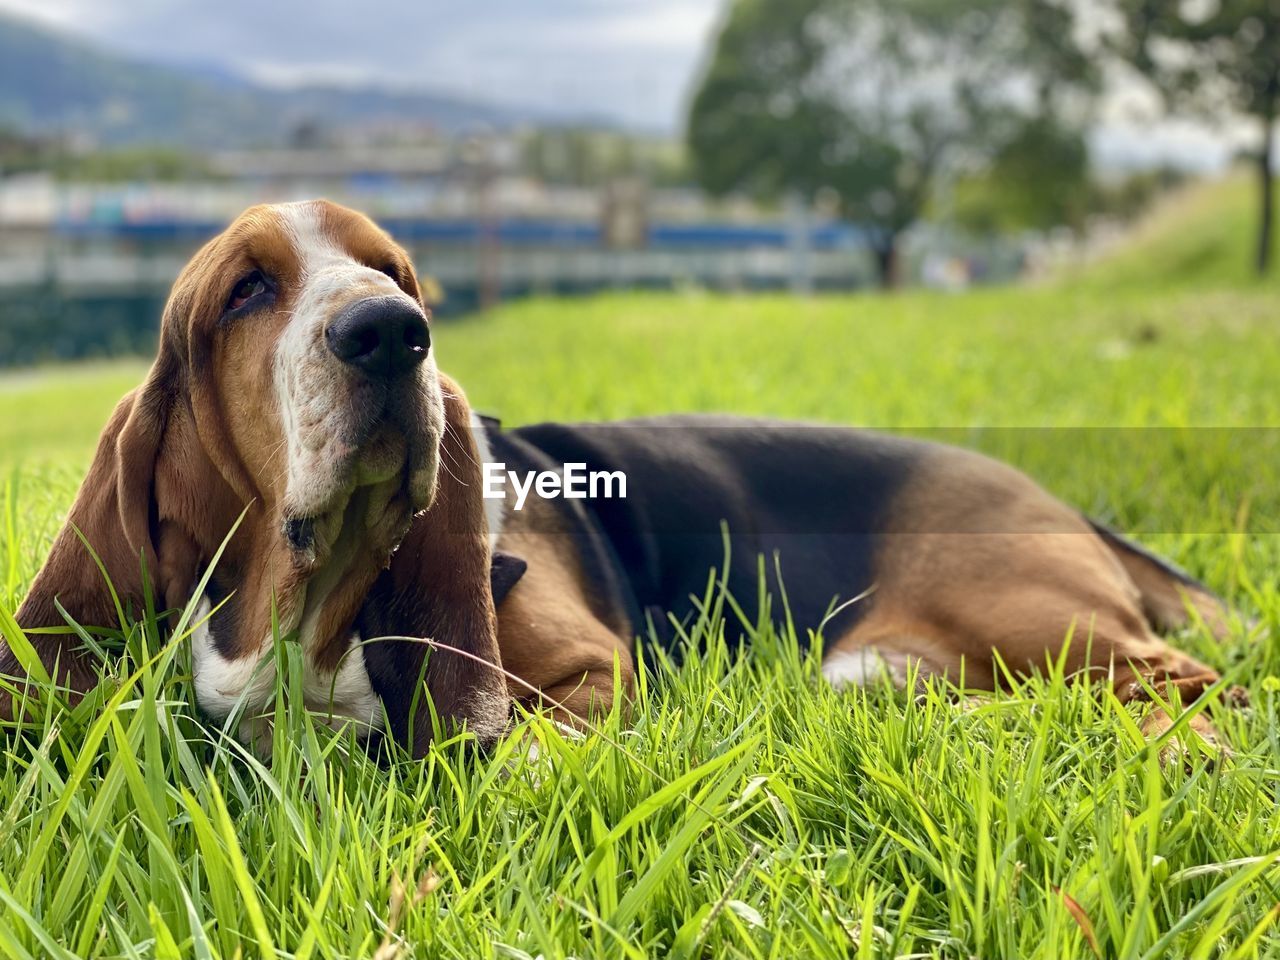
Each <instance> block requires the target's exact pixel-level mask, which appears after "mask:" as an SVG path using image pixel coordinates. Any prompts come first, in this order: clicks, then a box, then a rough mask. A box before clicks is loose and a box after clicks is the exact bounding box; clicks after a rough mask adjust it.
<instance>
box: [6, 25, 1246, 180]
mask: <svg viewBox="0 0 1280 960" xmlns="http://www.w3.org/2000/svg"><path fill="white" fill-rule="evenodd" d="M777 2H786V0H777ZM722 3H723V0H378V2H376V3H370V2H368V0H342V2H333V0H329V2H323V0H0V9H3V10H9V11H12V12H16V13H19V14H22V15H25V16H27V17H30V18H32V19H36V20H40V21H43V22H45V23H47V24H51V25H53V26H56V27H58V28H60V29H63V30H66V31H69V32H73V33H77V34H80V35H81V36H83V37H86V38H87V39H89V40H92V41H94V42H96V43H98V44H99V45H101V46H104V47H106V48H108V49H110V50H114V51H117V52H121V53H125V54H129V55H132V56H136V57H141V58H145V59H148V60H153V61H160V62H176V63H182V64H198V65H202V66H211V67H218V68H222V69H230V70H233V71H235V72H239V73H243V74H247V75H248V76H250V77H253V78H255V79H258V80H260V81H264V82H268V83H275V84H291V83H300V82H304V81H308V80H326V81H338V82H345V83H378V84H383V85H392V86H400V87H410V88H419V89H424V88H425V89H432V90H436V91H445V92H452V93H456V94H461V95H464V96H466V97H470V98H473V99H478V100H483V101H488V102H492V103H499V104H513V105H519V106H525V107H532V108H538V109H539V110H540V111H551V112H554V113H555V114H556V115H560V116H568V117H575V116H577V117H593V118H607V119H610V120H614V121H619V122H621V123H623V124H626V125H628V126H631V127H635V128H637V129H643V130H650V131H654V132H661V133H676V132H678V131H679V129H680V127H681V121H682V117H683V115H684V110H685V105H686V102H687V98H688V97H689V96H690V94H691V92H692V89H693V87H694V85H695V83H696V81H697V77H698V72H699V69H700V65H701V63H702V61H703V57H704V56H705V52H706V49H707V44H708V43H709V42H710V40H711V38H712V37H713V35H714V32H715V28H716V26H717V23H718V19H719V15H720V10H721V7H722ZM1131 93H1132V91H1122V94H1121V96H1119V97H1117V98H1115V102H1114V103H1112V104H1110V105H1108V109H1107V111H1106V113H1105V118H1106V119H1105V122H1104V124H1103V126H1102V127H1101V129H1099V130H1098V131H1097V132H1096V133H1095V135H1094V139H1093V143H1094V147H1095V156H1097V157H1098V158H1099V159H1100V160H1102V161H1103V163H1104V164H1105V165H1106V166H1110V167H1133V166H1144V165H1149V164H1152V163H1155V162H1160V161H1163V160H1170V159H1172V160H1176V161H1178V162H1180V163H1181V164H1183V165H1187V166H1192V167H1196V168H1200V169H1205V170H1211V169H1214V168H1216V167H1219V166H1221V165H1222V164H1223V163H1224V162H1225V160H1226V159H1227V157H1228V156H1229V155H1230V152H1231V150H1232V149H1233V146H1234V144H1236V143H1239V142H1241V140H1242V138H1243V137H1247V131H1245V130H1242V129H1241V128H1239V127H1230V128H1228V129H1225V130H1224V129H1219V130H1217V131H1206V130H1204V129H1203V128H1201V127H1199V126H1197V125H1195V124H1188V123H1174V124H1169V123H1163V124H1158V125H1154V126H1153V125H1151V124H1149V123H1144V122H1140V121H1139V120H1136V119H1135V116H1136V115H1137V114H1139V113H1141V112H1142V111H1141V109H1140V108H1135V107H1134V102H1135V101H1141V99H1142V98H1141V97H1140V96H1132V95H1130V94H1131Z"/></svg>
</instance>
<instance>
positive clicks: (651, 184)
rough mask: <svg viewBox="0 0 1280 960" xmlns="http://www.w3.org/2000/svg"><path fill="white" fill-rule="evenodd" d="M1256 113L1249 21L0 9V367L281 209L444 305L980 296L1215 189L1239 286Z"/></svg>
mask: <svg viewBox="0 0 1280 960" xmlns="http://www.w3.org/2000/svg"><path fill="white" fill-rule="evenodd" d="M1278 107H1280V0H966V2H957V0H786V2H782V0H736V2H725V0H539V2H537V3H529V2H526V0H484V2H475V3H468V4H457V3H443V2H434V0H433V2H410V0H384V2H383V3H381V4H378V5H377V6H376V7H370V8H368V9H367V10H365V9H364V8H362V7H361V6H360V5H352V4H343V5H340V6H339V5H330V8H328V9H326V8H325V7H324V5H316V4H311V3H305V2H303V0H280V2H275V3H271V4H263V3H253V4H251V3H249V2H247V0H221V2H219V3H216V4H210V3H201V2H197V0H131V2H128V3H126V2H124V0H0V366H18V365H28V364H35V363H42V362H47V361H53V360H66V359H78V358H82V357H100V356H114V355H124V354H132V353H146V352H149V351H150V350H151V349H152V347H153V344H154V336H155V330H156V326H157V323H158V318H159V315H160V308H161V304H162V303H163V300H164V297H165V296H166V294H167V291H168V287H169V284H170V283H171V281H172V279H173V278H174V276H175V275H176V273H177V271H178V269H179V268H180V266H181V265H182V264H183V262H184V261H185V260H186V259H187V258H188V257H189V256H190V254H191V253H192V252H193V251H194V249H195V248H196V247H197V246H198V245H199V244H200V243H201V242H202V241H203V240H204V239H206V238H207V237H209V236H210V235H212V234H213V233H215V232H216V231H218V230H219V229H220V228H221V227H222V226H223V225H225V224H226V223H227V221H229V220H230V219H231V218H233V217H234V216H235V215H236V214H237V213H238V212H239V211H241V210H242V209H243V208H244V207H246V206H248V205H250V204H252V203H256V202H260V201H264V200H288V199H299V198H309V197H315V196H326V197H330V198H332V199H334V200H337V201H340V202H342V203H346V204H349V205H351V206H354V207H357V208H359V209H361V210H364V211H366V212H367V213H369V214H370V215H372V216H373V217H374V218H376V219H377V220H378V221H379V222H380V223H382V224H383V225H384V226H385V227H387V228H388V229H389V230H390V231H391V232H392V233H393V234H394V235H395V237H396V238H397V239H398V240H399V241H400V242H401V243H402V244H403V245H405V246H406V247H407V248H408V249H409V250H410V251H411V253H412V255H413V256H414V258H415V259H416V261H417V263H418V266H419V270H420V273H421V275H422V277H423V280H424V289H425V291H426V292H427V294H428V297H429V299H430V300H431V301H432V302H433V304H434V309H435V312H436V315H437V316H438V317H443V318H451V317H456V318H465V317H467V316H469V315H472V314H475V313H477V312H481V311H484V310H487V309H489V308H491V307H493V306H494V305H496V304H498V303H500V302H502V301H508V300H512V299H516V298H521V297H526V296H529V295H539V294H554V295H562V296H572V295H578V294H584V293H590V292H595V291H600V290H602V289H612V288H626V289H637V288H643V289H710V290H726V291H757V290H789V291H794V292H796V293H800V294H804V293H808V292H811V291H826V290H853V289H858V288H871V287H875V288H885V289H890V290H894V289H898V288H900V287H904V286H924V287H931V288H939V289H943V290H960V289H964V288H967V287H970V286H973V285H980V284H998V283H1009V282H1012V281H1015V280H1021V279H1027V278H1035V277H1038V276H1043V275H1046V274H1049V273H1052V272H1054V271H1056V270H1061V269H1062V268H1063V267H1064V265H1066V266H1070V265H1071V264H1079V263H1088V262H1091V261H1094V260H1096V259H1097V258H1099V257H1100V256H1102V255H1104V254H1105V253H1106V251H1108V250H1109V249H1111V248H1112V247H1113V246H1114V245H1115V244H1116V243H1117V238H1120V237H1125V236H1128V235H1130V234H1131V233H1132V231H1133V230H1134V229H1136V228H1139V227H1140V224H1141V223H1142V222H1144V220H1145V219H1146V218H1148V217H1150V216H1151V215H1152V211H1158V210H1159V209H1160V208H1161V206H1162V205H1164V204H1170V203H1175V202H1177V198H1179V197H1185V196H1186V195H1188V190H1191V189H1194V185H1195V184H1197V183H1199V182H1202V181H1205V180H1214V179H1222V178H1224V177H1225V178H1228V180H1229V181H1230V182H1231V184H1232V186H1231V188H1230V190H1229V192H1228V194H1222V196H1229V197H1230V198H1231V202H1232V203H1236V204H1238V205H1239V209H1240V211H1242V213H1241V214H1240V215H1239V216H1235V215H1233V218H1232V219H1230V220H1229V222H1228V223H1227V226H1226V227H1224V229H1228V230H1230V231H1231V232H1232V233H1233V234H1239V236H1238V237H1233V240H1232V246H1231V247H1230V249H1231V251H1232V252H1231V254H1230V259H1231V263H1230V264H1227V265H1226V267H1225V269H1228V270H1231V271H1237V272H1238V273H1239V275H1240V276H1241V277H1246V276H1248V275H1266V274H1267V273H1268V271H1269V270H1270V263H1271V259H1272V257H1271V251H1270V247H1271V240H1270V235H1271V215H1270V211H1271V179H1272V176H1271V175H1272V170H1273V167H1274V162H1273V149H1272V146H1273V142H1274V133H1275V131H1274V123H1275V115H1276V112H1277V108H1278ZM1233 171H1237V172H1235V173H1233ZM1232 177H1234V178H1235V179H1234V180H1231V179H1230V178H1232ZM1189 184H1190V185H1193V186H1191V187H1189V186H1188V185H1189ZM1232 209H1235V208H1234V207H1233V208H1232ZM1223 216H1224V217H1225V216H1227V214H1226V213H1225V212H1224V214H1223ZM1198 222H1201V223H1211V222H1212V221H1211V220H1205V219H1204V218H1201V220H1200V221H1198ZM1192 239H1194V238H1192ZM1195 249H1196V248H1195V247H1194V245H1192V246H1189V247H1187V251H1188V252H1187V253H1186V256H1188V257H1194V256H1195Z"/></svg>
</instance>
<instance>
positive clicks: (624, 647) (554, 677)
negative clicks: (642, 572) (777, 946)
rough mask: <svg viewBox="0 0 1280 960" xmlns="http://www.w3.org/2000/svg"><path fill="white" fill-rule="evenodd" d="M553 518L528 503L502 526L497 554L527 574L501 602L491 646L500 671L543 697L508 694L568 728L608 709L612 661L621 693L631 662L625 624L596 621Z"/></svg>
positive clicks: (627, 686) (542, 506) (522, 690)
mask: <svg viewBox="0 0 1280 960" xmlns="http://www.w3.org/2000/svg"><path fill="white" fill-rule="evenodd" d="M558 520H559V514H558V513H557V512H556V510H555V508H554V507H553V506H552V505H551V504H550V503H548V502H547V501H545V500H541V499H533V500H530V501H529V503H527V504H526V506H525V509H524V510H523V511H521V512H520V513H519V514H513V515H512V516H511V518H510V519H508V521H507V525H506V527H505V528H504V531H503V535H502V538H501V540H499V547H498V548H499V549H500V550H505V551H509V552H511V553H513V554H515V555H516V556H519V557H521V558H523V559H524V560H526V561H527V562H528V564H529V569H528V572H527V573H525V575H524V577H523V578H522V579H521V580H520V582H519V583H517V584H516V585H515V586H514V587H513V588H512V590H511V593H510V594H509V595H508V597H507V598H506V600H504V601H503V604H502V608H501V610H500V611H499V615H498V645H499V647H500V648H501V650H502V663H503V666H504V667H505V668H506V669H507V670H510V671H511V672H512V673H514V674H515V675H516V676H518V677H520V679H521V680H523V681H524V682H525V683H526V684H528V685H529V686H531V687H534V688H536V689H537V690H539V691H541V693H542V698H540V697H539V696H537V695H536V694H533V693H531V691H530V690H529V689H528V688H527V687H523V686H521V687H519V688H516V687H514V686H513V688H512V690H511V692H512V694H513V695H514V696H515V697H516V698H517V699H519V700H522V701H524V702H526V703H529V704H535V703H537V702H539V700H540V699H541V700H542V701H543V702H544V703H545V705H546V706H547V707H548V709H550V710H551V712H552V714H553V715H554V716H555V717H556V718H557V719H559V720H560V721H562V722H565V723H573V722H576V720H577V719H578V718H584V717H589V716H591V715H592V714H593V713H594V712H597V711H600V710H607V709H608V708H609V706H610V705H611V704H612V702H613V679H614V658H615V657H616V658H617V660H618V663H619V670H620V672H621V677H622V684H623V690H624V691H625V692H627V693H628V694H629V693H630V691H631V686H632V681H633V678H634V675H635V664H634V662H633V660H632V656H631V639H632V638H631V637H630V628H629V626H626V625H624V624H622V623H613V624H612V625H608V624H607V623H606V620H605V619H602V618H601V617H600V616H597V613H596V611H594V610H593V607H594V604H593V603H592V597H591V591H590V587H589V586H588V585H587V581H586V577H585V576H584V574H583V571H582V569H581V565H580V561H579V559H578V556H577V553H576V551H575V549H574V546H573V540H572V539H571V537H570V535H569V534H568V532H567V531H564V532H558ZM606 616H607V614H606ZM613 619H615V620H616V619H617V618H616V617H614V618H613ZM561 707H563V708H564V709H561ZM566 711H567V712H566Z"/></svg>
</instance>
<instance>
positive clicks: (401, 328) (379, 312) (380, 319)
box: [324, 297, 431, 380]
mask: <svg viewBox="0 0 1280 960" xmlns="http://www.w3.org/2000/svg"><path fill="white" fill-rule="evenodd" d="M324 338H325V340H326V341H327V342H328V344H329V349H330V350H331V351H333V355H334V356H336V357H337V358H338V359H339V360H342V361H343V362H344V363H349V364H351V365H352V366H353V367H358V368H359V369H361V370H363V371H364V372H365V373H366V374H368V375H369V376H370V377H373V378H375V379H379V380H390V379H392V378H394V377H398V376H400V375H401V374H403V373H408V372H409V371H410V370H412V369H413V368H414V367H416V366H417V365H418V364H420V363H421V362H422V361H423V360H424V359H425V358H426V356H427V351H428V350H429V349H430V348H431V331H430V330H429V329H428V328H427V318H426V317H425V316H423V314H422V311H421V310H420V309H418V307H417V306H416V305H415V304H414V303H413V302H412V301H410V300H408V299H406V298H405V297H369V298H368V299H366V300H357V301H356V302H355V303H353V304H351V305H350V306H349V307H347V308H346V309H344V310H343V311H342V312H341V313H340V314H338V316H337V317H336V318H334V320H333V322H332V323H330V324H329V329H328V330H326V331H325V332H324Z"/></svg>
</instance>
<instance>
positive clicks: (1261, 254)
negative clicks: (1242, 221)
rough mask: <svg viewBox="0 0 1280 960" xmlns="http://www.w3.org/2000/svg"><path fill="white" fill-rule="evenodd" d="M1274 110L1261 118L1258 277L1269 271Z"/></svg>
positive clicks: (1273, 184)
mask: <svg viewBox="0 0 1280 960" xmlns="http://www.w3.org/2000/svg"><path fill="white" fill-rule="evenodd" d="M1275 121H1276V118H1275V109H1274V108H1271V109H1268V110H1267V112H1266V114H1265V115H1264V116H1263V118H1262V151H1261V156H1260V159H1259V163H1258V176H1259V177H1260V181H1261V182H1260V184H1259V185H1260V186H1261V188H1262V209H1261V211H1260V212H1261V216H1260V217H1259V219H1258V259H1257V261H1256V267H1257V270H1258V275H1259V276H1263V275H1264V274H1266V273H1267V272H1268V271H1269V270H1270V269H1271V233H1272V217H1273V207H1274V202H1273V197H1272V193H1273V191H1274V186H1275V170H1274V169H1273V162H1274V159H1275V157H1274V152H1275V150H1274V145H1275V134H1276V130H1275Z"/></svg>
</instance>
